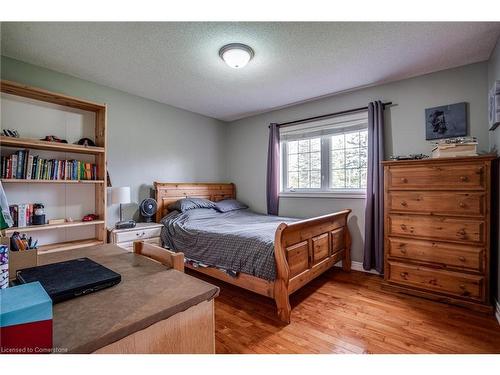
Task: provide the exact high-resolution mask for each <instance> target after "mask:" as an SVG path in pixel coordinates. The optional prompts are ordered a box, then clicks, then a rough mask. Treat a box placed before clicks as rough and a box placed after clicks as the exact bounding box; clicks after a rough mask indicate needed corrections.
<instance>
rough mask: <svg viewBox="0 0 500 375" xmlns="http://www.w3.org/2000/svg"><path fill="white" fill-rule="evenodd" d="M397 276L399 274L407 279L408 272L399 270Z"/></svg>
mask: <svg viewBox="0 0 500 375" xmlns="http://www.w3.org/2000/svg"><path fill="white" fill-rule="evenodd" d="M399 276H401V277H402V278H403V279H405V280H408V272H401V273H400V274H399Z"/></svg>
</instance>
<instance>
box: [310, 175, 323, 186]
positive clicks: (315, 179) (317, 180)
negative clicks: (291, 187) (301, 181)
mask: <svg viewBox="0 0 500 375" xmlns="http://www.w3.org/2000/svg"><path fill="white" fill-rule="evenodd" d="M320 187H321V171H311V188H313V189H319V188H320Z"/></svg>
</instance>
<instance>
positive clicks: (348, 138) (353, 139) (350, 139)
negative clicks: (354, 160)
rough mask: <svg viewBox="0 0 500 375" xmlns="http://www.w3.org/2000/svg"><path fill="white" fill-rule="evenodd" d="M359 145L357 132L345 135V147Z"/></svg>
mask: <svg viewBox="0 0 500 375" xmlns="http://www.w3.org/2000/svg"><path fill="white" fill-rule="evenodd" d="M353 147H359V132H355V133H347V134H346V135H345V148H353Z"/></svg>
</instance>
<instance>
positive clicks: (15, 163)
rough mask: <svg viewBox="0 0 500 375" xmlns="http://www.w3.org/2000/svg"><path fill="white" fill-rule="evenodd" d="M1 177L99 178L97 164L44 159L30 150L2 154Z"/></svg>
mask: <svg viewBox="0 0 500 375" xmlns="http://www.w3.org/2000/svg"><path fill="white" fill-rule="evenodd" d="M0 167H1V169H2V170H1V178H3V179H25V180H97V165H96V164H94V163H85V162H82V161H80V160H58V159H42V158H40V157H39V156H38V155H31V154H30V152H29V150H19V151H17V152H16V153H14V154H12V155H10V156H2V161H1V163H0Z"/></svg>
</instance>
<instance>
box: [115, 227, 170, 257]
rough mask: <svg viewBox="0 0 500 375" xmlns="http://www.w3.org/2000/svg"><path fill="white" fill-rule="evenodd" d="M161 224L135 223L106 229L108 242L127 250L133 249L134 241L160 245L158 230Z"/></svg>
mask: <svg viewBox="0 0 500 375" xmlns="http://www.w3.org/2000/svg"><path fill="white" fill-rule="evenodd" d="M162 227H163V224H158V223H137V225H136V226H135V227H134V228H128V229H116V228H115V229H108V242H109V243H113V244H116V245H118V246H120V247H123V248H124V249H126V250H128V251H133V246H134V241H137V240H141V241H144V242H146V243H151V244H154V245H158V246H161V241H160V232H161V228H162Z"/></svg>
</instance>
